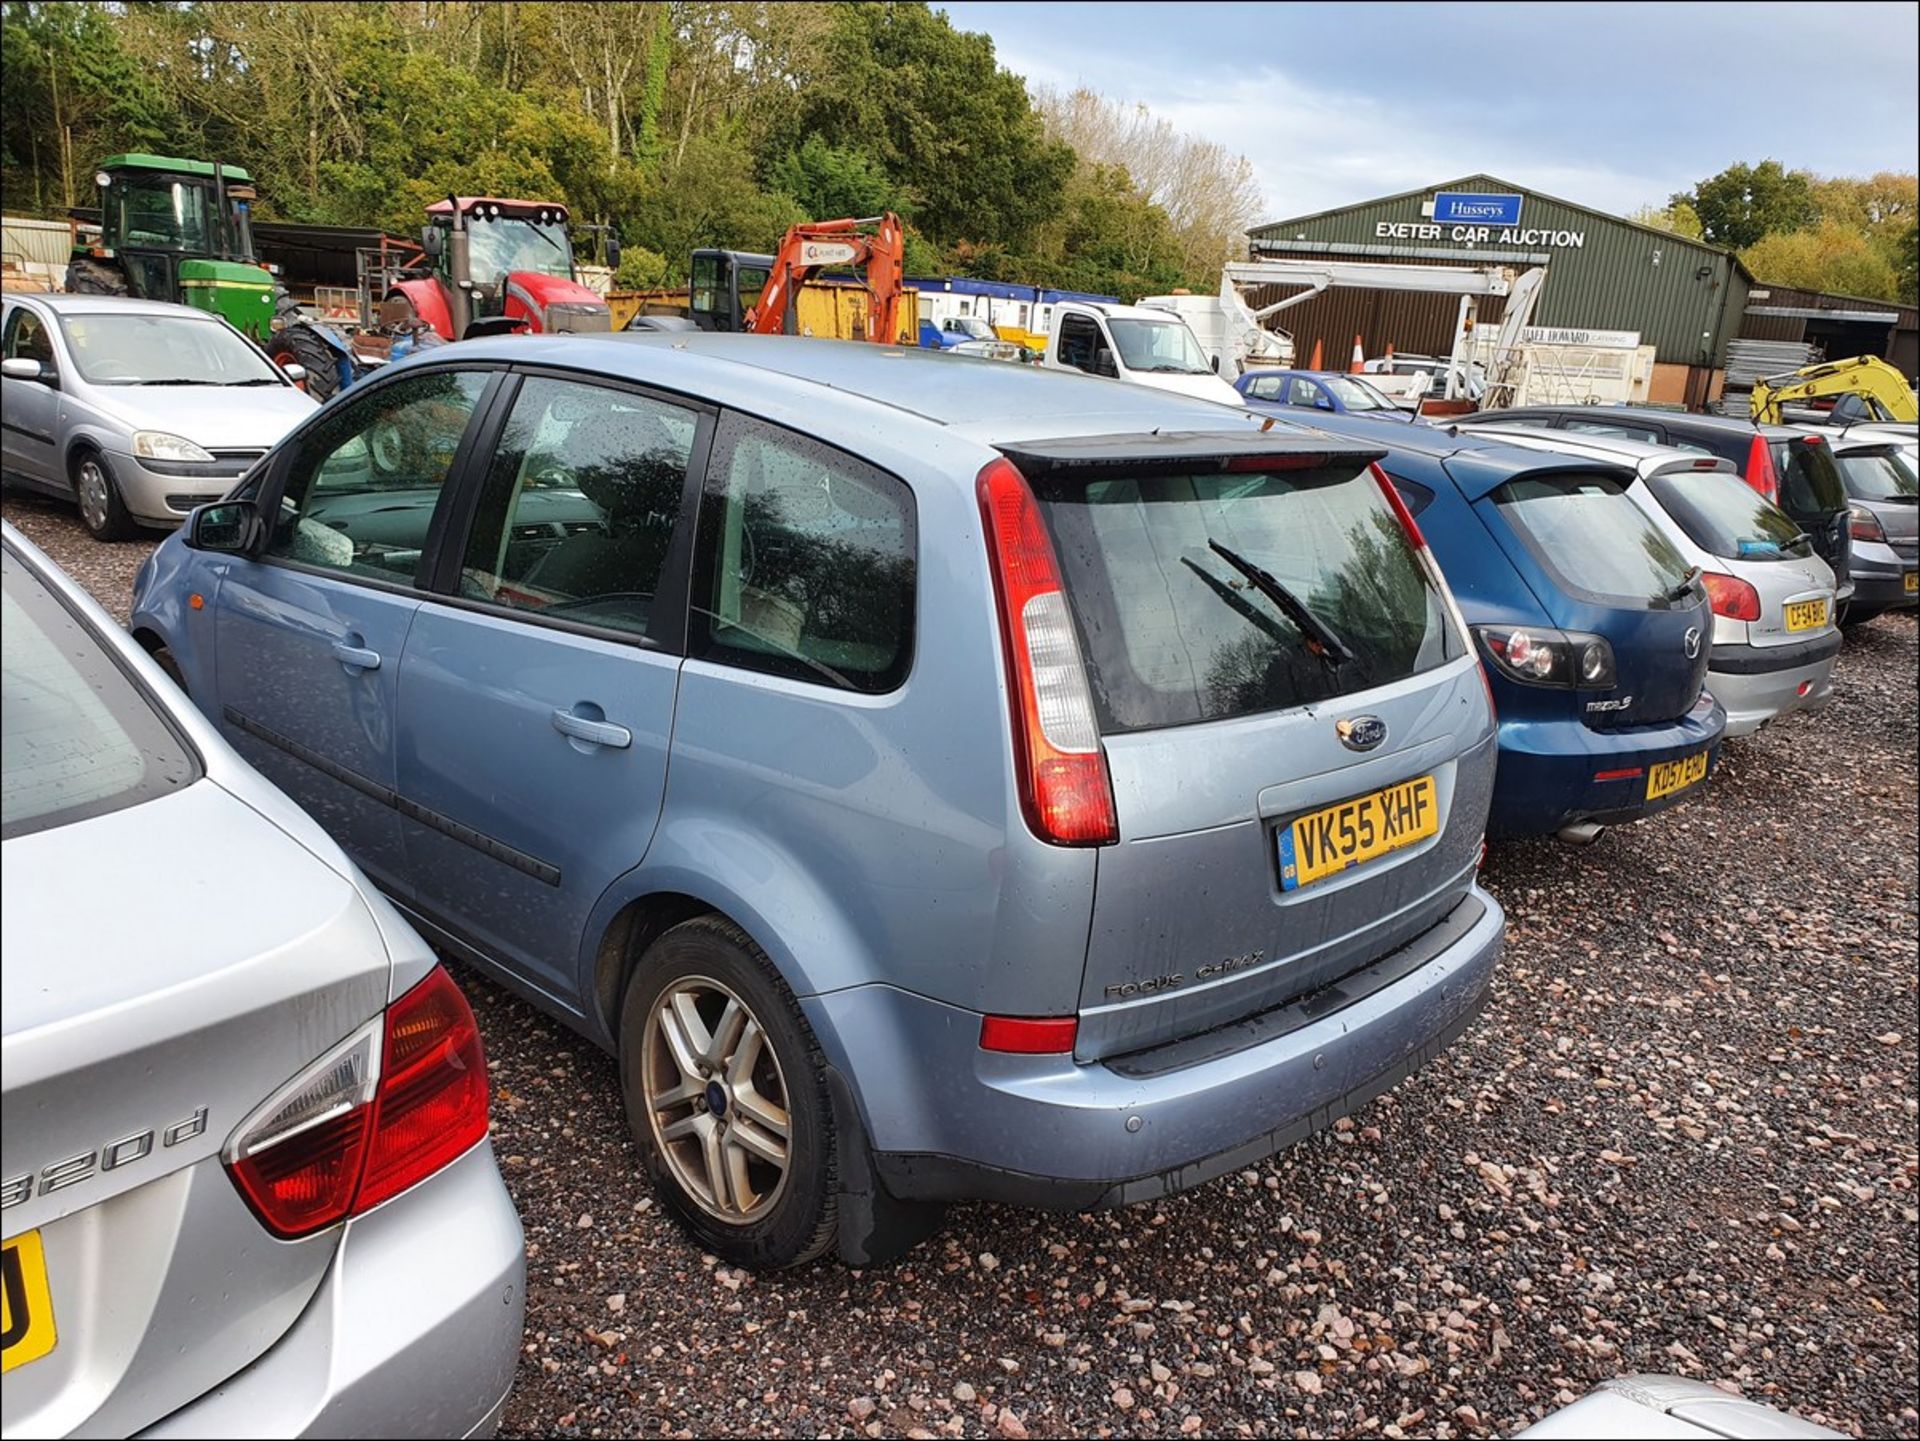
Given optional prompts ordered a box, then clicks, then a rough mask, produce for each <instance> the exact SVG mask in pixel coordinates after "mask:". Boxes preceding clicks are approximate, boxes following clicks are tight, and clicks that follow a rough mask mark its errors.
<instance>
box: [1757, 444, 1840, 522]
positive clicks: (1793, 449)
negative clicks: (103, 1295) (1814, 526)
mask: <svg viewBox="0 0 1920 1441" xmlns="http://www.w3.org/2000/svg"><path fill="white" fill-rule="evenodd" d="M1771 445H1772V447H1773V468H1774V471H1775V472H1776V473H1777V474H1778V475H1779V477H1780V505H1781V508H1782V509H1783V510H1788V511H1792V512H1794V513H1796V514H1800V515H1808V514H1818V513H1821V512H1826V511H1835V510H1845V509H1846V508H1847V488H1846V486H1845V485H1844V484H1842V483H1841V480H1840V467H1839V466H1837V465H1835V464H1834V461H1833V447H1832V446H1830V445H1828V444H1827V443H1826V442H1825V441H1824V440H1822V439H1820V438H1819V437H1818V436H1804V437H1801V438H1800V439H1797V440H1776V441H1773V442H1771Z"/></svg>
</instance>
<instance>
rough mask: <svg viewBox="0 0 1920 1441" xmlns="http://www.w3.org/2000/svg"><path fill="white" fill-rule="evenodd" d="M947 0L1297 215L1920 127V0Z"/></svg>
mask: <svg viewBox="0 0 1920 1441" xmlns="http://www.w3.org/2000/svg"><path fill="white" fill-rule="evenodd" d="M935 3H936V4H941V3H942V0H935ZM944 8H945V9H946V10H947V12H948V13H949V14H950V15H951V16H952V17H953V20H954V22H955V24H957V25H959V26H960V27H962V28H963V29H967V30H984V31H986V32H987V33H988V34H990V35H992V36H993V38H994V42H995V45H996V48H997V50H998V53H999V56H1000V60H1001V63H1002V64H1004V65H1006V66H1007V67H1008V68H1009V69H1012V70H1014V71H1016V72H1017V73H1019V74H1022V75H1025V76H1026V77H1027V79H1028V80H1029V81H1030V82H1034V83H1044V84H1051V85H1058V86H1065V87H1072V86H1076V85H1086V86H1089V87H1090V88H1092V89H1095V90H1099V91H1102V92H1104V93H1105V94H1107V95H1110V96H1114V97H1116V98H1120V99H1125V100H1131V101H1143V102H1145V103H1146V104H1147V105H1148V106H1150V107H1151V108H1152V109H1153V110H1154V112H1155V113H1156V114H1159V115H1164V116H1165V117H1167V118H1168V119H1169V120H1171V121H1173V122H1174V124H1176V125H1178V126H1180V127H1181V128H1182V129H1184V130H1189V131H1192V132H1196V133H1198V134H1202V135H1205V136H1207V137H1209V138H1210V139H1214V140H1218V141H1220V142H1222V143H1223V144H1226V145H1229V146H1231V147H1233V148H1234V149H1236V150H1239V151H1241V152H1242V153H1244V154H1245V155H1246V156H1247V157H1248V158H1249V159H1251V160H1252V161H1253V163H1254V167H1255V169H1256V171H1257V172H1258V175H1259V179H1260V184H1261V187H1262V189H1263V191H1264V192H1265V201H1266V205H1265V208H1264V211H1263V213H1264V214H1265V215H1267V216H1268V217H1269V218H1271V219H1276V220H1278V219H1285V218H1288V217H1291V216H1295V215H1304V214H1308V213H1310V212H1313V211H1316V210H1323V209H1326V208H1328V207H1330V206H1335V205H1344V204H1347V203H1350V202H1353V201H1358V200H1367V199H1372V198H1374V197H1376V196H1381V195H1389V194H1392V193H1394V192H1396V191H1401V190H1411V189H1414V188H1416V187H1419V186H1424V185H1430V184H1432V183H1434V182H1436V181H1441V180H1450V179H1453V178H1454V177H1456V176H1462V175H1469V174H1473V173H1476V172H1480V171H1485V172H1487V173H1489V174H1493V175H1497V176H1499V177H1501V178H1502V179H1505V180H1510V181H1512V182H1514V183H1516V184H1520V185H1526V186H1530V187H1533V188H1535V189H1538V190H1542V191H1545V192H1546V193H1548V194H1550V195H1559V196H1562V197H1564V198H1566V199H1569V200H1577V201H1581V202H1583V203H1585V204H1589V205H1593V206H1597V207H1599V208H1601V209H1604V210H1611V211H1615V212H1620V211H1626V210H1632V209H1634V208H1636V207H1637V206H1640V205H1642V204H1646V203H1650V202H1660V201H1664V200H1665V199H1666V197H1667V195H1668V194H1669V193H1670V192H1672V191H1675V190H1680V189H1684V188H1686V187H1687V186H1689V185H1690V184H1692V182H1694V181H1695V180H1698V179H1701V178H1703V177H1705V176H1708V175H1711V174H1713V173H1715V172H1716V171H1719V170H1721V169H1724V168H1725V167H1726V166H1728V165H1730V164H1732V163H1734V162H1735V161H1739V160H1746V161H1758V160H1762V159H1766V158H1768V157H1773V158H1776V159H1779V160H1781V161H1784V162H1785V163H1786V164H1787V165H1788V166H1789V167H1794V168H1799V167H1804V168H1807V169H1810V170H1813V171H1816V172H1818V173H1820V174H1823V175H1834V174H1845V175H1864V174H1871V173H1872V172H1874V171H1877V170H1913V169H1915V168H1916V149H1920V145H1917V144H1916V135H1917V134H1920V101H1917V100H1916V64H1915V59H1914V57H1915V54H1916V52H1917V51H1920V7H1916V6H1914V5H1911V4H1858V3H1856V4H1846V5H1822V6H1818V7H1810V6H1804V5H1770V4H1758V3H1740V4H1652V5H1643V4H1595V5H1588V4H1564V3H1548V4H1540V5H1477V4H1459V3H1448V4H1417V5H1400V4H1330V3H1317V4H1287V5H1266V4H1261V5H1242V4H1197V3H1186V4H1126V3H1104V4H1001V3H983V4H974V3H953V0H946V3H944Z"/></svg>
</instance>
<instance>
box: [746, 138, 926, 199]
mask: <svg viewBox="0 0 1920 1441" xmlns="http://www.w3.org/2000/svg"><path fill="white" fill-rule="evenodd" d="M767 183H768V184H769V185H771V186H772V188H773V189H775V190H778V191H781V192H783V193H784V194H786V195H787V196H789V197H790V198H791V199H792V200H793V201H794V202H795V203H796V204H798V205H799V207H800V209H801V210H802V212H804V213H805V214H806V215H808V216H809V217H811V218H812V219H815V220H837V219H840V218H842V217H845V216H861V215H880V214H883V213H884V212H886V211H889V210H897V211H900V212H902V213H903V214H911V213H912V206H910V205H909V204H908V203H907V202H906V200H905V198H904V197H902V196H901V195H900V194H899V192H898V191H897V190H896V189H895V188H894V184H893V182H892V181H891V180H889V179H888V178H887V176H886V172H885V171H883V170H882V169H881V168H880V166H879V164H878V163H877V162H876V161H875V160H873V159H872V157H870V156H868V155H866V154H864V153H862V152H861V151H858V150H842V149H840V148H839V147H837V146H833V145H829V144H827V142H826V141H824V140H822V139H821V138H820V137H819V136H818V135H809V136H808V137H807V138H806V140H805V141H803V142H802V143H801V146H800V148H799V149H798V150H789V151H788V152H787V153H786V154H785V155H783V156H781V157H780V159H778V160H777V161H775V162H774V163H773V165H772V166H770V167H769V168H768V171H767Z"/></svg>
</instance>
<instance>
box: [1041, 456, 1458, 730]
mask: <svg viewBox="0 0 1920 1441" xmlns="http://www.w3.org/2000/svg"><path fill="white" fill-rule="evenodd" d="M1034 493H1035V495H1036V496H1037V497H1038V499H1039V501H1040V506H1041V510H1042V512H1043V513H1044V514H1045V516H1046V520H1047V526H1048V529H1049V530H1050V531H1051V533H1052V536H1053V543H1054V546H1055V549H1056V550H1057V551H1058V553H1059V557H1060V566H1061V571H1062V573H1063V576H1064V579H1065V582H1066V587H1067V593H1068V595H1069V596H1070V598H1071V600H1072V604H1073V610H1074V616H1075V619H1076V620H1077V621H1078V622H1079V626H1080V634H1081V639H1082V643H1083V646H1084V652H1085V656H1086V661H1087V670H1088V679H1089V680H1090V682H1091V683H1092V686H1093V693H1094V701H1095V705H1096V707H1097V708H1098V711H1099V715H1100V723H1101V728H1102V729H1103V730H1104V731H1107V732H1109V733H1113V732H1119V731H1134V730H1146V729H1150V728H1153V727H1157V726H1170V725H1182V724H1187V723H1191V722H1195V721H1210V720H1223V719H1226V718H1228V717H1232V716H1243V715H1251V714H1255V713H1257V712H1261V711H1273V710H1281V709H1285V708H1287V707H1291V706H1300V705H1307V704H1311V703H1313V702H1316V701H1324V700H1327V699H1330V698H1332V697H1335V696H1342V695H1351V694H1353V693H1354V692H1356V691H1362V690H1367V689H1370V688H1371V687H1374V686H1378V685H1385V684H1387V683H1388V682H1391V681H1397V680H1400V679H1403V678H1404V677H1406V676H1409V675H1414V674H1417V673H1418V672H1420V671H1424V670H1429V669H1431V668H1433V667H1434V666H1437V665H1440V664H1441V663H1442V662H1443V661H1446V660H1448V659H1451V658H1452V657H1454V656H1457V655H1459V654H1461V653H1463V652H1462V642H1461V639H1460V638H1459V637H1457V636H1455V635H1454V634H1453V633H1452V629H1451V628H1450V627H1449V625H1448V624H1447V620H1446V608H1445V605H1444V603H1443V601H1442V598H1441V596H1440V594H1439V592H1438V591H1437V590H1436V589H1435V588H1434V585H1433V583H1432V581H1430V580H1429V579H1428V576H1427V572H1426V571H1425V569H1424V568H1423V567H1422V566H1421V564H1420V562H1419V560H1418V559H1417V558H1416V556H1415V553H1414V550H1413V547H1412V546H1411V545H1410V544H1409V543H1408V541H1407V537H1406V532H1405V531H1403V530H1402V529H1401V527H1400V523H1399V521H1398V520H1396V519H1395V518H1394V514H1393V512H1392V511H1391V510H1390V509H1389V508H1388V506H1387V503H1386V499H1385V497H1384V495H1383V494H1382V493H1381V490H1380V488H1379V486H1378V484H1377V483H1376V482H1375V481H1374V479H1373V477H1372V475H1371V474H1370V473H1369V472H1368V471H1366V470H1365V469H1361V470H1357V471H1356V470H1353V469H1352V468H1350V467H1343V468H1342V469H1340V470H1339V471H1327V470H1317V471H1285V472H1274V473H1267V472H1249V473H1238V474H1229V475H1169V476H1153V477H1144V478H1127V479H1113V480H1095V481H1087V480H1082V479H1048V478H1045V477H1043V478H1041V479H1040V480H1039V481H1038V482H1036V483H1035V485H1034Z"/></svg>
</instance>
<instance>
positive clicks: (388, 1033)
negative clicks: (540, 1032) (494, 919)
mask: <svg viewBox="0 0 1920 1441" xmlns="http://www.w3.org/2000/svg"><path fill="white" fill-rule="evenodd" d="M486 1133H487V1068H486V1060H485V1057H484V1055H483V1054H482V1051H481V1047H480V1030H479V1027H478V1026H477V1025H475V1023H474V1019H473V1012H472V1011H471V1010H470V1009H468V1007H467V1002H466V998H465V997H464V996H462V995H461V994H460V988H459V987H458V986H456V985H455V984H454V982H453V978H452V977H451V976H449V975H448V974H447V973H446V970H445V969H444V968H442V967H438V966H436V967H435V968H434V969H433V971H432V972H431V973H429V975H428V976H427V978H426V979H425V980H423V981H421V982H420V984H419V985H417V986H415V987H414V988H413V989H412V990H410V991H408V992H407V993H406V995H404V996H402V997H401V998H400V999H399V1000H397V1001H395V1002H394V1003H393V1005H392V1006H390V1007H389V1008H388V1009H387V1013H386V1015H385V1017H384V1018H382V1019H381V1020H376V1021H373V1022H370V1023H368V1024H367V1025H365V1026H362V1027H361V1028H360V1029H359V1030H358V1031H356V1032H355V1033H354V1034H353V1035H352V1036H350V1037H348V1038H347V1039H346V1040H345V1041H343V1042H341V1043H340V1044H339V1045H338V1046H335V1047H334V1048H333V1049H332V1050H331V1051H329V1052H327V1054H326V1055H324V1056H322V1057H321V1058H320V1060H318V1061H316V1062H314V1064H312V1065H311V1066H309V1067H307V1069H306V1070H304V1071H302V1072H301V1073H300V1074H299V1075H298V1076H296V1077H295V1078H294V1079H293V1080H292V1081H289V1082H288V1083H287V1084H286V1085H285V1086H283V1087H281V1089H280V1090H279V1091H277V1092H276V1093H275V1094H274V1096H273V1097H272V1098H271V1099H270V1100H268V1101H267V1103H266V1104H265V1105H263V1106H261V1107H260V1108H259V1109H258V1110H256V1111H255V1112H254V1113H253V1115H251V1116H250V1117H248V1118H247V1120H245V1121H244V1122H242V1123H241V1125H240V1126H239V1128H238V1129H237V1130H236V1131H235V1133H234V1137H233V1139H232V1140H230V1141H229V1142H228V1143H227V1150H226V1153H225V1158H226V1161H227V1167H228V1170H229V1171H230V1173H231V1174H232V1176H233V1179H234V1184H235V1185H236V1186H238V1187H239V1188H240V1194H241V1195H243V1196H244V1197H246V1199H247V1203H248V1204H249V1205H250V1206H252V1207H253V1210H254V1213H255V1214H256V1215H258V1216H259V1217H260V1220H261V1222H262V1223H263V1224H264V1225H265V1226H266V1227H267V1229H268V1230H270V1231H272V1232H273V1233H274V1234H275V1235H276V1236H283V1237H293V1236H304V1235H307V1234H308V1233H310V1232H313V1231H318V1230H320V1229H322V1228H323V1227H326V1226H331V1225H333V1224H334V1223H335V1222H337V1221H341V1220H344V1219H345V1218H346V1217H348V1216H354V1215H359V1214H360V1213H361V1212H363V1211H367V1210H370V1209H372V1208H373V1207H374V1206H377V1205H379V1204H380V1203H381V1202H382V1201H385V1200H388V1199H389V1198H391V1197H393V1196H396V1195H398V1194H399V1193H400V1192H402V1191H404V1190H406V1189H407V1187H409V1186H411V1185H413V1184H414V1183H415V1182H416V1181H419V1180H422V1179H424V1178H425V1177H427V1176H429V1175H431V1174H432V1173H433V1172H435V1171H437V1170H439V1169H440V1168H441V1167H442V1166H444V1165H446V1164H447V1163H448V1162H449V1161H451V1160H453V1159H454V1158H456V1157H457V1156H460V1155H462V1154H463V1153H464V1152H465V1151H466V1150H467V1149H468V1148H469V1147H470V1146H472V1145H473V1144H474V1143H475V1142H476V1141H478V1140H479V1139H480V1138H481V1137H483V1136H484V1135H486Z"/></svg>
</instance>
